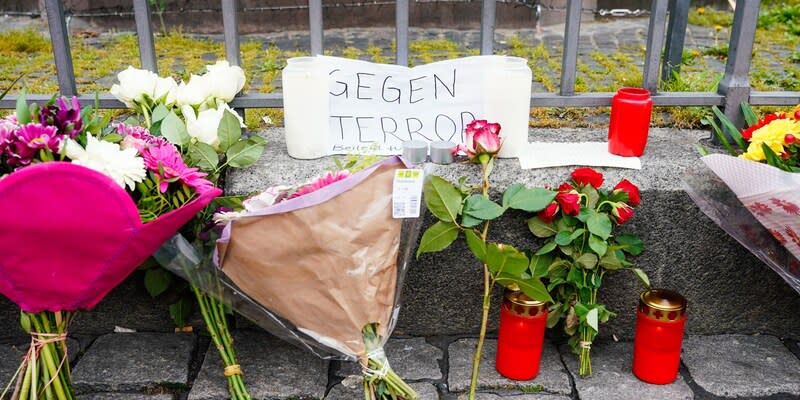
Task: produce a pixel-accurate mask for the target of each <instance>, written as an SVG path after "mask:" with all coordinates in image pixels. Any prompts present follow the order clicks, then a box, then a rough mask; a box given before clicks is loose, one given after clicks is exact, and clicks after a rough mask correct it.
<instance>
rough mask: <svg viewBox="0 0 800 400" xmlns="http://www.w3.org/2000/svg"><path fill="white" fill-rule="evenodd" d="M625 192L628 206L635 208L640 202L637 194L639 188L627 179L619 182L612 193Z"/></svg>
mask: <svg viewBox="0 0 800 400" xmlns="http://www.w3.org/2000/svg"><path fill="white" fill-rule="evenodd" d="M619 192H625V193H627V194H628V201H627V203H628V205H630V206H631V207H636V206H638V205H639V202H640V201H641V197H640V194H639V188H638V187H636V185H634V184H633V183H631V182H630V181H628V180H627V179H623V180H621V181H620V182H619V183H618V184H617V186H614V193H619Z"/></svg>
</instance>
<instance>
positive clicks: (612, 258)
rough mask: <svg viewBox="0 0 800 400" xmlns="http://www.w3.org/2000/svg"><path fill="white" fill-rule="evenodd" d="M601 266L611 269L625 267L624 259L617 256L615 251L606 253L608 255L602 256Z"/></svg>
mask: <svg viewBox="0 0 800 400" xmlns="http://www.w3.org/2000/svg"><path fill="white" fill-rule="evenodd" d="M600 266H601V267H603V268H605V269H607V270H610V271H615V270H618V269H621V268H624V267H625V265H624V264H623V263H622V260H620V259H619V258H617V255H616V254H615V253H614V252H613V251H612V252H608V253H606V255H604V256H603V257H602V258H600Z"/></svg>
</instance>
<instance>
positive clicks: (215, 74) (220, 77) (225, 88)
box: [204, 61, 245, 103]
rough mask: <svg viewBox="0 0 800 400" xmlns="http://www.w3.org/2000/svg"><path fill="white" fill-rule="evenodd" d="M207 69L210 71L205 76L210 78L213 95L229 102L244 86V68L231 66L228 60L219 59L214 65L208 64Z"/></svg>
mask: <svg viewBox="0 0 800 400" xmlns="http://www.w3.org/2000/svg"><path fill="white" fill-rule="evenodd" d="M206 69H208V72H207V73H206V74H205V75H204V76H205V77H206V78H208V82H209V84H210V88H211V89H210V93H211V95H212V96H213V97H215V98H217V99H220V100H222V101H224V102H226V103H227V102H230V101H231V100H233V98H234V97H235V96H236V94H237V93H239V92H241V91H242V88H244V83H245V77H244V70H242V68H240V67H238V66H231V65H230V64H229V63H228V62H227V61H217V63H216V64H214V65H207V66H206Z"/></svg>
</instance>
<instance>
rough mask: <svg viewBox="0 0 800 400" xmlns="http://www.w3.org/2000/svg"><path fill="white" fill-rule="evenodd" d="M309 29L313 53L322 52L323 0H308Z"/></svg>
mask: <svg viewBox="0 0 800 400" xmlns="http://www.w3.org/2000/svg"><path fill="white" fill-rule="evenodd" d="M308 31H309V34H310V36H311V55H312V56H315V55H318V54H322V50H323V48H322V0H308Z"/></svg>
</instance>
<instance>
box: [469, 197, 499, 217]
mask: <svg viewBox="0 0 800 400" xmlns="http://www.w3.org/2000/svg"><path fill="white" fill-rule="evenodd" d="M504 211H505V210H504V209H503V207H501V206H500V205H499V204H497V203H495V202H493V201H491V200H489V199H487V198H486V197H483V196H482V195H479V194H473V195H472V196H469V197H467V201H466V202H465V203H464V209H463V211H462V212H463V213H464V215H470V216H472V217H474V218H479V219H482V220H492V219H495V218H497V217H499V216H501V215H503V212H504Z"/></svg>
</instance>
